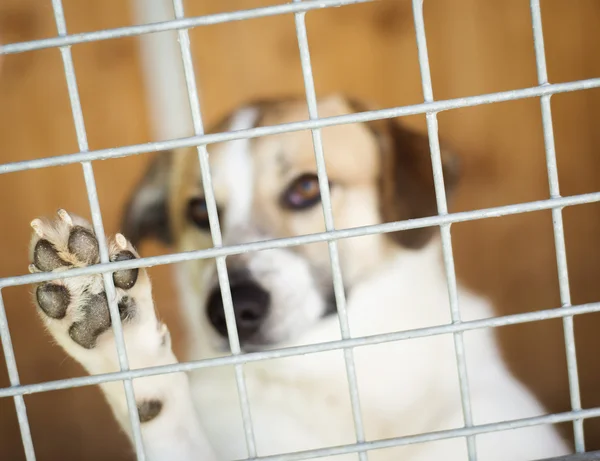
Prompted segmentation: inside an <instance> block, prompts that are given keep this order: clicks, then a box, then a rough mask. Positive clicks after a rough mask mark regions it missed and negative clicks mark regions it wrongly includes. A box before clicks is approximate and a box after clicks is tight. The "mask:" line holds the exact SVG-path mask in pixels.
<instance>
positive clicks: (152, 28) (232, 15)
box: [0, 0, 374, 54]
mask: <svg viewBox="0 0 600 461" xmlns="http://www.w3.org/2000/svg"><path fill="white" fill-rule="evenodd" d="M372 1H374V0H306V1H305V2H302V3H284V4H280V5H273V6H267V7H263V8H254V9H249V10H238V11H231V12H227V13H217V14H209V15H205V16H196V17H191V18H182V19H177V20H172V21H162V22H155V23H150V24H140V25H135V26H126V27H118V28H115V29H105V30H98V31H94V32H84V33H80V34H71V35H64V36H62V37H52V38H45V39H39V40H31V41H26V42H18V43H9V44H6V45H0V54H13V53H23V52H25V51H34V50H43V49H45V48H56V47H59V46H70V45H76V44H79V43H88V42H98V41H101V40H109V39H114V38H123V37H135V36H138V35H143V34H151V33H153V32H165V31H168V30H177V29H189V28H190V27H198V26H208V25H214V24H223V23H225V22H233V21H242V20H246V19H255V18H264V17H268V16H277V15H281V14H290V13H297V12H300V11H311V10H317V9H324V8H332V7H338V6H344V5H353V4H357V3H367V2H372Z"/></svg>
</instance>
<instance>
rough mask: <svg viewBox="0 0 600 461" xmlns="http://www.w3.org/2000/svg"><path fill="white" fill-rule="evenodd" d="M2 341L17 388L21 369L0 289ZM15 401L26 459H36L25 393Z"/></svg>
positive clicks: (0, 333)
mask: <svg viewBox="0 0 600 461" xmlns="http://www.w3.org/2000/svg"><path fill="white" fill-rule="evenodd" d="M0 341H2V350H3V351H4V360H5V361H6V369H7V371H8V380H9V382H10V386H11V387H10V388H8V389H15V388H18V387H19V386H20V382H21V381H20V380H19V370H18V368H17V361H16V359H15V351H14V349H13V346H12V340H11V338H10V330H9V329H8V320H7V319H6V309H4V300H3V299H2V291H1V290H0ZM12 397H13V401H14V402H15V411H16V413H17V421H18V423H19V430H20V432H21V440H22V441H23V450H24V451H25V459H26V460H27V461H35V450H34V448H33V440H32V438H31V428H30V427H29V419H28V418H27V408H26V407H25V399H24V398H23V394H15V395H14V396H12Z"/></svg>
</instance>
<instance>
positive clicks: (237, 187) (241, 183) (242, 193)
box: [216, 107, 259, 237]
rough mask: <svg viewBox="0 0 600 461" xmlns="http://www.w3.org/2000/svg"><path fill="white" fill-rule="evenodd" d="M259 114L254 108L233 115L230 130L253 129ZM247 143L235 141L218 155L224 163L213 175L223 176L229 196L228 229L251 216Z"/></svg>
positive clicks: (251, 190)
mask: <svg viewBox="0 0 600 461" xmlns="http://www.w3.org/2000/svg"><path fill="white" fill-rule="evenodd" d="M258 115H259V113H258V110H257V109H256V108H254V107H248V108H245V109H241V110H239V111H238V112H236V114H235V115H234V116H233V119H232V121H231V126H230V127H229V130H230V131H238V130H245V129H248V128H252V127H253V126H254V125H255V122H256V118H257V117H258ZM250 142H251V141H250V140H249V139H238V140H235V141H231V142H229V143H227V147H226V149H227V151H226V152H225V155H222V156H221V158H222V159H223V162H222V163H220V164H219V165H218V166H217V168H218V170H217V171H216V173H217V175H222V177H223V179H224V182H225V184H226V187H227V191H228V193H229V194H230V197H229V200H228V203H229V204H230V206H228V207H227V210H226V216H225V222H226V223H227V227H228V228H231V229H235V228H237V227H238V226H239V225H241V224H242V223H245V222H247V221H248V219H249V217H250V209H251V206H252V196H253V179H254V175H253V164H252V158H251V155H252V154H251V152H250ZM225 237H227V236H225Z"/></svg>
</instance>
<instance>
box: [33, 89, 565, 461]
mask: <svg viewBox="0 0 600 461" xmlns="http://www.w3.org/2000/svg"><path fill="white" fill-rule="evenodd" d="M366 107H367V106H366V105H364V104H363V103H361V102H360V101H354V100H352V99H351V98H347V97H345V96H341V95H331V96H328V97H325V98H322V99H320V100H319V102H318V110H319V115H320V116H321V117H331V116H337V115H342V114H346V113H351V112H356V111H361V110H365V108H366ZM306 118H307V109H306V105H305V103H303V102H302V101H300V100H296V99H293V98H289V99H287V98H286V99H280V100H273V101H260V102H256V103H250V104H248V105H247V106H245V107H242V108H239V109H238V110H236V111H234V112H233V113H232V114H230V115H229V116H228V117H226V118H225V120H224V121H222V122H221V123H220V124H218V126H217V127H216V129H215V131H236V130H243V129H249V128H253V127H258V126H268V125H274V124H281V123H287V122H292V121H297V120H302V119H306ZM321 131H322V139H323V144H324V152H325V161H326V169H327V172H328V178H329V181H330V184H329V187H330V191H331V206H332V212H333V217H334V221H335V225H336V227H337V228H338V229H342V228H353V227H358V226H365V225H370V224H378V223H382V222H390V221H399V220H407V219H412V218H418V217H422V216H431V215H435V214H436V212H437V208H436V199H435V193H434V189H433V177H432V168H431V160H430V155H429V144H428V138H427V136H425V135H423V134H420V133H418V132H416V131H413V130H411V129H408V128H407V127H405V126H404V125H403V124H401V123H400V122H398V121H397V120H381V121H374V122H369V123H355V124H347V125H338V126H333V127H328V128H325V129H322V130H321ZM209 152H210V168H211V176H212V187H213V190H214V194H215V197H216V202H217V209H218V214H219V221H220V225H221V230H222V235H223V244H224V245H237V244H244V243H248V242H254V241H261V240H267V239H272V238H282V237H290V236H296V235H304V234H312V233H318V232H322V231H324V230H325V225H324V218H323V211H322V208H321V190H320V187H319V181H318V178H317V174H316V162H315V156H314V151H313V145H312V138H311V135H310V132H294V133H284V134H277V135H272V136H267V137H261V138H256V139H251V140H250V139H244V140H234V141H229V142H224V143H220V144H215V145H211V146H209ZM457 159H458V157H457V155H456V154H455V153H454V152H453V150H451V149H448V148H447V147H446V146H445V145H442V161H443V173H444V180H445V187H446V192H447V194H448V195H449V196H450V197H451V195H452V191H453V190H454V189H455V187H456V185H457V184H458V179H459V176H460V165H459V162H458V160H457ZM31 224H32V227H33V230H34V232H33V236H32V240H31V246H30V261H31V265H30V270H31V271H32V272H59V271H64V270H66V269H69V268H72V267H85V266H89V265H92V264H96V263H98V262H99V246H98V241H97V239H96V237H95V235H94V232H93V229H92V227H91V226H90V224H89V223H88V222H87V221H85V220H84V219H82V218H80V217H78V216H75V215H74V214H72V213H69V212H67V211H65V210H60V211H59V212H58V217H56V218H54V219H47V218H37V219H34V220H33V221H32V223H31ZM149 238H156V239H159V240H161V241H162V242H164V243H165V244H168V245H171V246H172V247H173V248H175V249H176V250H177V251H191V250H198V249H201V248H208V247H210V246H212V241H211V237H210V226H209V219H208V211H207V204H206V201H205V198H204V193H203V187H202V177H201V172H200V167H199V163H198V157H197V153H196V151H195V149H183V150H180V151H175V152H161V153H159V154H158V156H157V157H156V158H155V159H154V160H153V162H152V164H151V166H150V168H149V169H148V171H147V172H146V174H145V175H144V176H143V178H142V180H141V181H140V182H139V184H138V186H137V188H136V189H135V191H134V192H133V194H132V197H131V199H130V201H129V204H128V206H127V207H126V211H125V214H124V220H123V226H122V234H117V235H116V236H115V237H112V238H110V239H109V240H108V247H109V252H110V260H111V261H122V260H130V259H135V258H137V257H139V255H138V253H137V250H136V248H137V246H138V245H139V244H140V242H142V241H143V240H144V239H149ZM337 246H338V249H339V262H340V267H341V272H342V275H343V281H344V291H345V297H346V300H347V312H348V322H349V327H350V333H351V335H352V336H353V337H362V336H369V335H376V334H381V333H389V332H393V331H403V330H411V329H415V328H423V327H430V326H435V325H443V324H448V323H450V322H451V317H450V307H449V300H448V298H449V297H448V286H447V282H446V274H445V270H444V265H443V260H442V255H441V244H440V238H439V235H438V233H437V231H436V229H435V228H431V227H429V228H419V229H411V230H405V231H402V232H394V233H387V234H376V235H368V236H362V237H357V238H351V239H345V240H340V241H338V243H337ZM226 265H227V269H228V274H229V283H230V289H231V296H232V300H233V305H234V313H235V319H236V324H237V329H238V335H239V339H240V344H241V348H242V350H243V351H244V352H256V351H264V350H271V349H279V348H286V347H292V346H298V345H306V344H314V343H318V342H326V341H335V340H339V339H341V333H340V324H339V320H338V316H337V315H336V312H337V311H336V297H335V293H334V289H333V283H332V280H333V276H332V271H331V265H330V256H329V253H328V251H327V243H325V242H320V243H314V244H310V245H305V246H295V247H286V248H277V249H269V250H264V251H257V252H252V253H241V254H236V255H232V256H228V257H227V258H226ZM176 275H177V277H176V280H177V283H178V292H179V295H180V298H181V299H180V301H181V304H182V306H183V315H184V316H185V320H186V322H185V323H186V325H187V326H188V327H189V333H190V335H189V336H190V338H191V340H190V345H189V350H188V354H187V359H190V360H200V359H206V358H212V357H220V356H224V355H228V353H229V352H228V341H227V337H228V336H227V335H228V332H227V326H226V320H225V314H224V309H223V299H222V296H221V292H220V289H219V283H218V280H217V274H216V269H215V263H214V261H212V260H206V259H201V260H193V261H187V262H184V263H181V264H179V265H178V266H177V267H176ZM113 280H114V284H115V288H116V295H117V299H116V302H117V304H118V306H119V312H120V316H121V319H122V322H123V334H124V339H125V343H126V346H127V353H128V358H129V363H130V367H131V368H132V369H135V368H141V367H149V366H159V365H166V364H172V363H176V362H177V358H176V357H175V355H174V354H173V352H172V348H171V341H170V335H169V331H168V329H167V327H166V325H164V324H163V323H162V322H161V321H160V320H159V319H158V317H157V314H156V312H155V307H154V304H153V300H152V293H151V282H150V279H149V277H148V274H147V271H146V270H145V269H143V268H141V269H130V270H121V271H117V272H115V273H114V274H113ZM34 298H35V304H36V305H37V307H38V311H39V312H40V314H41V318H42V319H43V321H44V323H45V325H46V327H47V329H48V331H49V332H50V334H51V336H52V337H53V338H54V339H55V341H56V342H57V343H58V344H59V345H60V346H61V347H63V348H64V350H65V351H66V352H67V354H68V355H70V356H71V357H72V358H74V359H75V360H76V361H78V362H79V363H80V364H81V365H83V366H84V367H85V368H86V370H87V371H88V372H89V373H91V374H98V373H108V372H113V371H117V370H118V369H119V367H118V360H117V355H116V350H115V339H114V335H113V332H112V329H111V328H110V327H111V320H110V316H109V312H108V304H107V295H106V293H105V291H104V284H103V277H102V275H86V276H79V277H73V278H68V279H64V280H57V281H52V282H48V283H43V284H40V285H39V286H37V287H36V290H35V296H34ZM458 300H459V305H460V310H461V314H462V317H463V319H465V320H469V319H477V318H487V317H491V316H493V309H492V307H493V306H491V304H490V303H489V302H488V301H487V300H486V299H484V298H483V297H481V296H479V295H476V294H474V293H472V292H470V291H469V290H468V289H466V288H465V287H463V286H461V285H460V284H459V285H458ZM464 342H465V357H466V364H467V371H468V384H469V395H470V403H471V408H472V416H473V423H474V424H475V425H482V424H488V423H494V422H500V421H505V420H512V419H519V418H527V417H532V416H539V415H542V414H544V413H545V410H544V408H542V406H541V404H540V403H539V402H538V401H537V399H536V398H535V397H534V396H533V395H532V394H531V393H530V392H529V391H528V390H527V389H526V388H525V387H524V386H523V385H522V384H521V383H520V382H518V381H517V380H516V379H515V378H514V377H513V376H512V375H511V373H510V372H509V371H508V369H507V367H506V366H505V364H504V362H503V360H502V357H501V356H500V353H499V351H498V349H497V346H496V343H495V339H494V333H493V331H492V330H490V329H478V330H474V331H469V332H465V333H464ZM353 357H354V363H355V372H356V377H357V387H358V392H359V397H360V407H361V410H362V411H361V414H362V422H363V425H364V432H365V438H366V440H368V441H371V440H380V439H389V438H395V437H401V436H407V435H414V434H420V433H425V432H438V431H444V430H447V429H454V428H461V427H463V426H464V416H463V410H462V406H461V399H460V387H459V378H458V371H457V364H456V355H455V345H454V339H453V336H452V335H451V334H441V335H436V336H431V337H425V338H418V339H407V340H402V341H395V342H386V343H382V344H375V345H370V346H364V347H356V348H355V349H353ZM243 374H244V376H245V384H246V390H247V393H248V396H249V408H250V414H251V419H252V422H253V430H254V438H255V442H256V450H257V453H258V455H259V456H269V455H278V454H282V453H288V452H294V451H303V450H313V449H319V448H324V447H329V446H340V445H347V444H353V443H356V433H355V426H354V419H353V413H352V406H351V403H350V397H349V392H348V381H347V369H346V364H345V360H344V352H343V351H342V350H334V351H327V352H319V353H312V354H308V355H305V356H293V357H287V358H277V359H269V360H258V361H253V362H251V363H247V364H245V365H244V367H243ZM100 386H101V388H102V390H103V393H104V395H105V397H106V399H107V401H108V403H109V404H110V406H111V408H112V410H113V413H114V415H115V418H116V419H117V421H118V422H119V424H120V426H121V427H122V428H123V429H124V430H125V431H126V432H127V433H128V434H130V429H129V420H128V411H127V404H126V400H125V394H124V391H123V385H122V383H121V382H108V383H103V384H101V385H100ZM133 387H134V390H135V397H136V402H137V406H138V412H139V417H140V421H141V431H142V436H143V441H144V445H145V449H146V454H147V457H148V459H150V460H161V461H164V460H178V461H191V460H199V461H225V460H234V459H244V458H246V457H248V456H249V453H248V449H247V443H246V439H245V429H244V426H243V424H242V417H241V414H240V406H239V400H240V398H239V394H238V388H237V385H236V370H235V369H234V368H233V367H232V366H228V367H225V366H221V367H203V368H200V369H197V370H194V371H192V372H190V373H189V375H186V374H184V373H171V374H165V375H157V376H151V377H145V378H139V379H135V380H134V381H133ZM130 435H131V434H130ZM421 442H422V443H418V444H411V445H401V446H394V445H393V444H390V445H389V447H387V448H382V449H378V450H373V451H369V453H368V457H369V460H371V461H392V460H393V461H397V460H405V461H425V460H427V461H429V460H433V459H444V460H448V461H459V460H467V459H468V454H467V442H466V440H465V438H464V437H455V438H443V437H442V438H440V439H439V440H434V441H430V442H426V443H425V441H421ZM475 444H476V449H477V454H478V459H479V460H481V461H496V460H497V461H507V460H511V461H517V460H523V461H524V460H534V459H542V458H549V457H553V456H560V455H565V454H568V453H571V451H570V449H569V447H568V446H567V444H566V443H565V442H564V441H563V440H562V438H561V437H560V436H559V435H558V433H557V432H556V431H555V429H554V428H553V427H551V426H547V425H539V426H529V427H523V428H519V429H513V430H505V431H501V432H493V433H481V434H478V435H476V436H475ZM320 459H326V460H337V461H349V460H356V459H358V455H357V454H356V453H352V454H344V455H340V456H329V457H327V456H325V457H322V458H320Z"/></svg>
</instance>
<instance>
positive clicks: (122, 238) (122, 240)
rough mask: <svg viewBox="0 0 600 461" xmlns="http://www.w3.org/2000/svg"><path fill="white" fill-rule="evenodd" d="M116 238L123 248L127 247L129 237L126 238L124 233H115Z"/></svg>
mask: <svg viewBox="0 0 600 461" xmlns="http://www.w3.org/2000/svg"><path fill="white" fill-rule="evenodd" d="M115 240H116V242H117V245H118V246H119V248H120V249H121V250H126V249H127V239H126V238H125V236H124V235H123V234H117V235H115Z"/></svg>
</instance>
